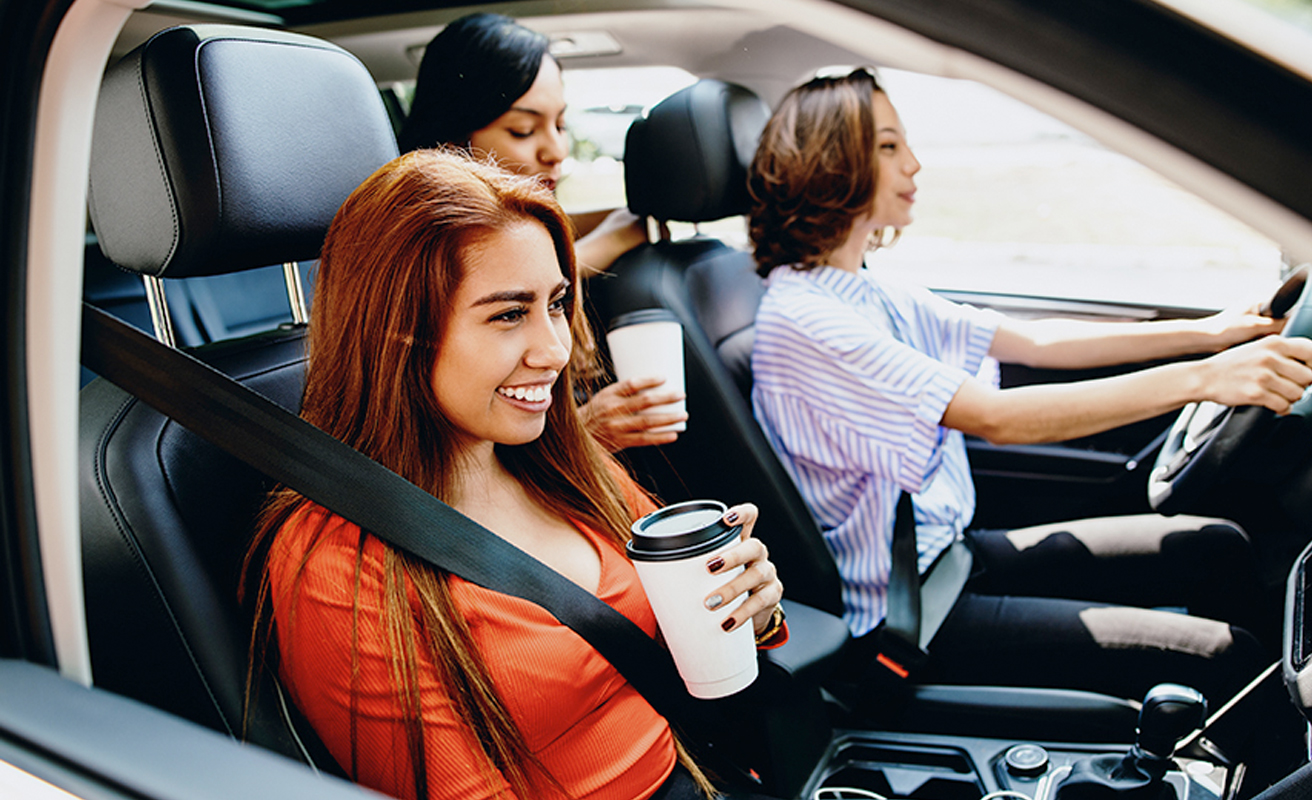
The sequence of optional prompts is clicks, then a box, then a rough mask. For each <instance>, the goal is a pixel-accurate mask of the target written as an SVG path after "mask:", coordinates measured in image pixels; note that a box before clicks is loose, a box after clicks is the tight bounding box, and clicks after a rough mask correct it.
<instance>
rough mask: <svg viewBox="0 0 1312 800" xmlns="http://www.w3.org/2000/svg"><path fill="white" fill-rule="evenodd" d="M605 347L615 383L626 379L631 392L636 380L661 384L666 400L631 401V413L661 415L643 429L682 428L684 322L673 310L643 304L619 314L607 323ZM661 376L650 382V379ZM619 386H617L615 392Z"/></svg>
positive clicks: (684, 417)
mask: <svg viewBox="0 0 1312 800" xmlns="http://www.w3.org/2000/svg"><path fill="white" fill-rule="evenodd" d="M606 347H607V349H608V350H610V359H611V365H612V366H613V367H614V368H615V380H616V385H617V386H623V385H625V384H626V383H627V384H628V386H629V389H630V390H631V394H630V396H633V395H635V394H637V392H638V391H641V390H640V389H636V388H635V387H636V386H638V385H639V384H636V383H634V381H640V382H645V383H643V384H642V385H643V386H644V388H651V387H654V386H657V385H662V384H663V386H662V388H663V389H664V391H665V393H666V395H667V396H666V397H665V398H662V399H663V400H665V402H659V403H646V402H645V401H644V400H639V401H638V403H636V404H633V405H631V406H630V407H632V408H633V409H634V413H636V414H641V415H644V416H646V417H649V418H654V417H656V416H658V415H663V416H662V418H661V419H660V420H656V419H652V420H651V422H652V423H656V422H659V423H662V424H659V425H657V424H653V425H651V426H650V427H647V428H646V430H647V431H648V432H651V433H664V432H670V431H675V432H677V431H682V430H685V429H687V419H688V415H687V413H686V412H687V409H686V407H685V404H684V399H683V398H684V394H683V393H684V382H683V326H682V325H680V324H679V320H678V318H677V317H675V316H674V312H672V311H670V310H668V309H664V308H643V309H639V310H637V311H630V312H628V313H625V314H620V315H619V316H617V317H615V318H614V319H612V320H611V321H610V324H609V325H607V326H606ZM657 378H658V379H660V382H659V383H652V382H651V380H650V379H657ZM618 391H620V390H617V392H618Z"/></svg>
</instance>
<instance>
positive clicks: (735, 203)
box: [624, 80, 770, 222]
mask: <svg viewBox="0 0 1312 800" xmlns="http://www.w3.org/2000/svg"><path fill="white" fill-rule="evenodd" d="M769 119H770V107H769V106H767V105H766V104H765V101H764V100H762V99H761V98H760V97H758V96H757V95H756V94H755V93H754V92H752V91H751V90H750V89H746V88H744V87H742V86H738V85H736V84H732V83H725V82H723V81H717V80H702V81H698V82H697V83H695V84H693V85H692V86H689V87H687V88H686V89H681V90H679V91H678V92H675V93H674V94H672V95H670V96H669V97H667V98H665V99H664V100H662V101H661V102H660V103H658V104H657V105H656V106H654V107H653V108H652V109H651V111H650V112H649V113H648V114H647V116H646V117H645V118H643V119H639V120H635V121H634V123H633V125H632V126H630V127H629V133H628V137H627V138H626V140H625V145H624V183H625V189H626V191H627V192H628V198H629V209H630V210H631V211H633V213H635V214H639V215H650V216H652V217H654V218H656V219H658V220H662V221H668V220H675V221H678V222H710V221H712V220H717V219H724V218H725V217H732V216H736V215H738V214H744V213H746V212H747V210H748V207H749V204H750V200H749V198H748V195H747V169H748V167H749V166H751V162H752V156H753V155H754V154H755V153H756V143H757V141H758V140H759V139H760V138H761V131H762V130H763V129H764V128H765V123H766V122H767V121H768V120H769Z"/></svg>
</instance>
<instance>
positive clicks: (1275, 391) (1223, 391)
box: [1198, 336, 1312, 414]
mask: <svg viewBox="0 0 1312 800" xmlns="http://www.w3.org/2000/svg"><path fill="white" fill-rule="evenodd" d="M1309 365H1312V339H1304V338H1302V337H1297V336H1295V337H1285V336H1266V337H1263V338H1261V339H1258V340H1256V341H1253V342H1248V343H1246V344H1242V345H1240V346H1238V347H1234V348H1231V349H1229V350H1226V351H1224V352H1221V353H1217V354H1216V355H1214V356H1211V357H1209V358H1207V359H1205V360H1203V361H1200V362H1198V366H1199V368H1200V369H1201V370H1202V372H1201V374H1200V377H1201V379H1202V384H1201V389H1202V391H1201V395H1202V397H1201V399H1204V400H1211V401H1213V402H1217V403H1220V404H1222V405H1227V406H1263V407H1264V408H1269V409H1271V410H1272V411H1274V412H1276V413H1277V414H1284V413H1286V412H1288V411H1289V407H1290V406H1292V405H1293V404H1294V403H1296V402H1298V400H1299V398H1301V397H1302V396H1303V390H1304V389H1305V388H1307V386H1308V384H1312V366H1309Z"/></svg>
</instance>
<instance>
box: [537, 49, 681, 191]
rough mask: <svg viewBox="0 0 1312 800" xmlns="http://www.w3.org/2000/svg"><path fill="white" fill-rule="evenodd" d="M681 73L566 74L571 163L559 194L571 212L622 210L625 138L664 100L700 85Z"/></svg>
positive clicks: (619, 70)
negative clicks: (637, 123) (679, 91)
mask: <svg viewBox="0 0 1312 800" xmlns="http://www.w3.org/2000/svg"><path fill="white" fill-rule="evenodd" d="M696 81H697V78H696V76H694V75H692V74H691V73H689V72H687V71H685V70H682V69H679V68H678V67H660V66H657V67H613V68H608V69H573V68H568V65H567V70H566V72H565V102H566V110H565V124H566V125H567V126H568V127H569V135H570V157H569V160H568V162H567V163H566V164H565V170H564V171H565V177H564V179H563V180H562V181H561V182H560V185H559V188H558V189H557V196H558V197H559V199H560V204H561V205H562V206H564V208H565V210H566V211H570V212H584V211H595V210H597V209H602V208H620V207H622V206H624V205H625V204H626V201H625V196H624V164H623V161H624V137H625V134H627V133H628V130H629V124H630V123H631V122H633V120H635V119H637V118H639V117H641V116H642V115H643V114H644V113H646V111H647V109H649V108H651V107H652V106H654V105H656V104H657V103H659V102H660V101H661V100H663V99H665V98H666V97H668V96H670V95H671V94H673V93H675V92H677V91H678V90H680V89H682V88H684V87H685V86H690V85H692V84H693V83H696Z"/></svg>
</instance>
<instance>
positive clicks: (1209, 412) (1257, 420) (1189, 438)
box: [1148, 267, 1312, 515]
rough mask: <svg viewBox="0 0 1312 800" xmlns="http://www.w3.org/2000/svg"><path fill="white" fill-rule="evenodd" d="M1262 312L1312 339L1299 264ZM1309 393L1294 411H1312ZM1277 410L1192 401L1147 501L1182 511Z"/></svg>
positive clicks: (1310, 301)
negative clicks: (1285, 320) (1286, 320)
mask: <svg viewBox="0 0 1312 800" xmlns="http://www.w3.org/2000/svg"><path fill="white" fill-rule="evenodd" d="M1260 313H1262V314H1265V315H1267V316H1270V317H1274V318H1276V319H1280V318H1282V317H1285V316H1288V317H1289V321H1288V322H1286V323H1285V327H1284V330H1282V331H1281V333H1280V335H1281V336H1302V337H1304V338H1312V281H1308V268H1307V267H1300V268H1298V269H1297V270H1295V271H1294V273H1293V274H1292V275H1290V276H1289V277H1288V278H1286V279H1285V282H1284V283H1283V284H1281V286H1280V288H1279V289H1277V290H1276V293H1275V294H1274V295H1272V296H1271V299H1270V300H1268V301H1267V302H1266V303H1265V304H1263V306H1262V309H1261V311H1260ZM1309 406H1312V400H1309V398H1308V395H1306V394H1305V395H1304V396H1303V398H1302V399H1300V400H1299V401H1298V402H1297V403H1295V404H1294V407H1293V408H1292V409H1291V410H1290V413H1291V414H1301V415H1306V414H1309V413H1312V407H1309ZM1274 419H1275V412H1273V411H1271V410H1269V409H1266V408H1263V407H1261V406H1242V407H1239V408H1231V407H1229V406H1223V405H1221V404H1219V403H1213V402H1211V401H1210V400H1207V401H1202V402H1196V403H1190V404H1189V405H1187V406H1185V407H1184V408H1182V409H1180V415H1179V416H1178V417H1176V419H1175V423H1174V424H1173V425H1172V426H1171V429H1170V431H1169V432H1168V433H1167V434H1166V441H1165V442H1163V444H1162V449H1161V452H1159V453H1158V454H1157V462H1156V463H1155V464H1154V465H1153V469H1152V472H1150V473H1149V475H1148V503H1149V505H1151V506H1152V507H1153V510H1154V511H1156V512H1157V513H1159V514H1167V515H1171V514H1178V513H1180V512H1181V511H1184V510H1185V509H1186V508H1188V507H1189V505H1190V504H1191V503H1193V501H1194V500H1196V499H1197V498H1198V497H1199V496H1201V495H1202V494H1203V492H1204V491H1205V490H1206V489H1207V488H1208V487H1209V486H1211V485H1212V483H1213V482H1214V481H1215V480H1216V479H1217V477H1218V476H1219V475H1220V472H1221V469H1222V467H1223V466H1224V465H1225V464H1227V463H1229V462H1230V461H1231V460H1232V459H1234V458H1235V456H1236V455H1238V454H1239V453H1240V452H1241V451H1242V450H1244V449H1245V448H1246V447H1248V446H1249V445H1250V444H1251V443H1252V442H1254V441H1256V440H1257V439H1258V438H1260V437H1261V435H1262V434H1263V433H1265V432H1266V431H1267V430H1268V429H1269V428H1270V426H1271V424H1272V422H1273V420H1274Z"/></svg>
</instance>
